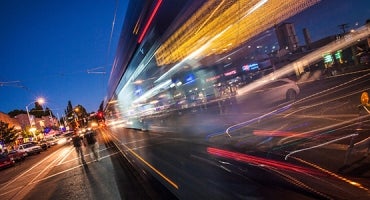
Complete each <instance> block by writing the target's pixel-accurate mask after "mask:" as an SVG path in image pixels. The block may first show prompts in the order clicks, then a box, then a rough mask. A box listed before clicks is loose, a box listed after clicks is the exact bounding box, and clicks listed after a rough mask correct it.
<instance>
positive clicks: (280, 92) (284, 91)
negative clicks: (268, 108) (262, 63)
mask: <svg viewBox="0 0 370 200" xmlns="http://www.w3.org/2000/svg"><path fill="white" fill-rule="evenodd" d="M250 84H255V85H256V87H255V88H253V86H254V85H251V86H252V87H251V86H249V85H247V86H246V87H250V88H252V89H251V90H250V91H247V92H244V93H241V94H238V95H237V100H238V101H242V100H245V99H247V98H248V99H249V100H252V101H258V102H259V103H263V104H264V105H266V104H273V103H277V102H283V101H286V102H292V101H294V100H296V98H297V96H298V94H299V93H300V88H299V87H298V85H297V83H296V82H295V81H292V80H290V79H288V78H283V79H275V80H271V81H266V82H262V81H261V82H253V83H250ZM241 91H243V89H241Z"/></svg>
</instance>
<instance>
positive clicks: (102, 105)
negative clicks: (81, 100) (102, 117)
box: [98, 101, 104, 112]
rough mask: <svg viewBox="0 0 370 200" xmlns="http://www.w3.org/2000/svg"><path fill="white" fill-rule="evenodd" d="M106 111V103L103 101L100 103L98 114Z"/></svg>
mask: <svg viewBox="0 0 370 200" xmlns="http://www.w3.org/2000/svg"><path fill="white" fill-rule="evenodd" d="M103 111H104V101H102V102H101V103H100V106H99V110H98V112H103Z"/></svg>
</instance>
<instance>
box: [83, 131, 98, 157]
mask: <svg viewBox="0 0 370 200" xmlns="http://www.w3.org/2000/svg"><path fill="white" fill-rule="evenodd" d="M95 135H96V132H95V131H89V132H87V133H86V134H85V136H84V138H85V139H86V143H87V146H88V149H89V151H90V157H91V158H92V159H94V160H95V161H99V160H100V156H99V150H98V149H99V143H98V142H97V140H96V137H95Z"/></svg>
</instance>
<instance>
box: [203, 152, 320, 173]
mask: <svg viewBox="0 0 370 200" xmlns="http://www.w3.org/2000/svg"><path fill="white" fill-rule="evenodd" d="M207 152H208V153H209V154H211V155H215V156H219V157H223V158H229V159H233V160H236V161H241V162H244V163H248V164H253V165H258V166H260V167H272V168H275V169H280V170H285V171H293V172H298V173H302V174H313V175H323V174H322V173H321V172H319V171H316V170H312V169H309V168H306V167H302V166H298V165H293V164H290V163H286V162H280V161H276V160H271V159H266V158H260V157H257V156H251V155H247V154H242V153H238V152H232V151H227V150H222V149H217V148H213V147H207Z"/></svg>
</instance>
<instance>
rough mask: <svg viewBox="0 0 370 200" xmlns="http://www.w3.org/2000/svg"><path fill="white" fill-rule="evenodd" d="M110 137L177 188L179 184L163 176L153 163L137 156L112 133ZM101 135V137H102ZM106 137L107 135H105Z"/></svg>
mask: <svg viewBox="0 0 370 200" xmlns="http://www.w3.org/2000/svg"><path fill="white" fill-rule="evenodd" d="M103 134H104V136H105V135H106V133H103ZM111 135H112V137H113V138H114V139H115V140H116V141H117V142H119V143H120V144H121V145H122V146H123V147H125V148H126V149H127V150H128V151H129V152H130V153H131V154H132V155H134V156H135V157H136V158H137V159H139V160H140V161H141V162H143V163H144V164H145V165H146V166H148V167H149V168H150V169H151V170H153V171H154V172H155V173H156V174H158V175H159V176H160V177H162V178H163V179H164V180H165V181H167V182H168V183H169V184H170V185H172V187H174V188H176V189H179V186H178V185H177V184H176V183H175V182H174V181H172V180H171V179H170V178H168V177H167V176H165V175H164V174H163V173H162V172H160V171H159V170H158V169H156V168H155V167H154V166H153V165H151V164H150V163H148V162H147V161H146V160H144V158H142V157H141V156H139V155H138V154H137V153H135V152H134V151H133V150H132V149H130V148H129V147H128V146H127V145H125V144H122V143H121V142H120V140H119V139H118V138H117V137H116V136H115V135H113V134H111ZM104 136H103V137H104ZM105 137H107V136H105ZM113 144H114V145H116V143H113ZM117 148H118V149H119V151H120V152H121V154H122V155H124V153H123V152H122V150H121V148H119V147H117Z"/></svg>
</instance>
